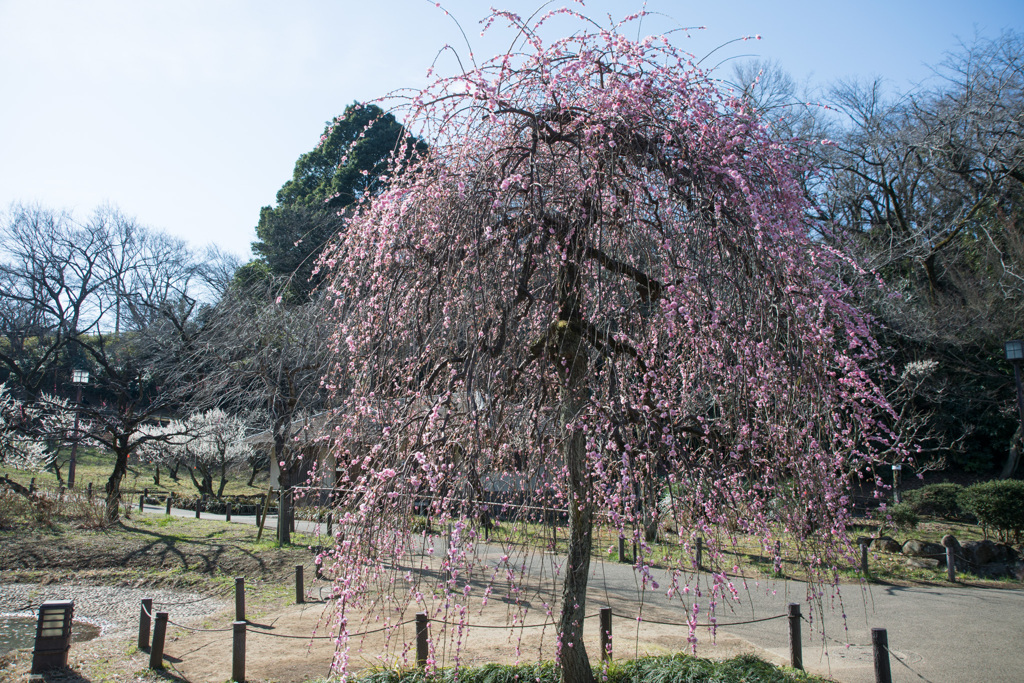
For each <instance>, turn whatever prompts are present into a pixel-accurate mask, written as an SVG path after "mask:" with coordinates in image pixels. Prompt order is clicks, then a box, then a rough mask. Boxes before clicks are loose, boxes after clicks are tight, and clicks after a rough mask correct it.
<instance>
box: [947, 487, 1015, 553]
mask: <svg viewBox="0 0 1024 683" xmlns="http://www.w3.org/2000/svg"><path fill="white" fill-rule="evenodd" d="M958 501H959V503H960V507H961V508H962V509H963V510H964V511H966V512H969V513H971V514H972V515H974V516H975V517H977V518H978V523H979V524H981V526H982V527H983V528H984V529H985V533H986V535H987V534H988V530H989V529H990V528H991V529H995V530H996V531H998V532H999V540H1001V541H1003V542H1004V543H1009V542H1010V541H1013V542H1020V538H1021V534H1022V532H1024V481H1017V480H1014V479H1007V480H1002V481H986V482H983V483H980V484H974V485H972V486H968V487H967V488H966V489H964V490H963V491H961V492H960V496H959V498H958Z"/></svg>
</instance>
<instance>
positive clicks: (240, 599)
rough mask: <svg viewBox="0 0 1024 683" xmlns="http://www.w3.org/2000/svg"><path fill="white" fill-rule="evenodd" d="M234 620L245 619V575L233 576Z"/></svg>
mask: <svg viewBox="0 0 1024 683" xmlns="http://www.w3.org/2000/svg"><path fill="white" fill-rule="evenodd" d="M235 621H245V577H243V576H236V577H235Z"/></svg>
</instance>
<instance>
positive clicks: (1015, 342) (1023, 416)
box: [1003, 339, 1024, 475]
mask: <svg viewBox="0 0 1024 683" xmlns="http://www.w3.org/2000/svg"><path fill="white" fill-rule="evenodd" d="M1003 350H1004V351H1005V352H1006V360H1008V361H1010V362H1011V363H1013V379H1014V381H1015V382H1016V384H1017V413H1018V415H1019V416H1020V429H1021V434H1024V389H1022V388H1021V383H1020V364H1021V361H1024V341H1021V340H1020V339H1011V340H1010V341H1008V342H1006V343H1005V344H1003ZM1010 474H1011V475H1012V474H1013V473H1012V472H1010Z"/></svg>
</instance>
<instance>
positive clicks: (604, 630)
mask: <svg viewBox="0 0 1024 683" xmlns="http://www.w3.org/2000/svg"><path fill="white" fill-rule="evenodd" d="M600 622H601V661H602V662H605V661H610V660H611V658H612V608H611V607H602V608H601V611H600Z"/></svg>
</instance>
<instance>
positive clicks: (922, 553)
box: [902, 538, 946, 559]
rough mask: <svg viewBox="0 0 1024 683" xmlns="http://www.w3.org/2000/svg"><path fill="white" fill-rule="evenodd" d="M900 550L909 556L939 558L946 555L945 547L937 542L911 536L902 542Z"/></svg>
mask: <svg viewBox="0 0 1024 683" xmlns="http://www.w3.org/2000/svg"><path fill="white" fill-rule="evenodd" d="M902 551H903V554H904V555H909V556H911V557H931V558H935V559H939V558H944V557H945V556H946V549H945V548H944V547H942V546H941V545H939V544H938V543H929V542H928V541H920V540H918V539H916V538H912V539H910V540H909V541H907V542H906V543H904V544H903V547H902Z"/></svg>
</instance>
